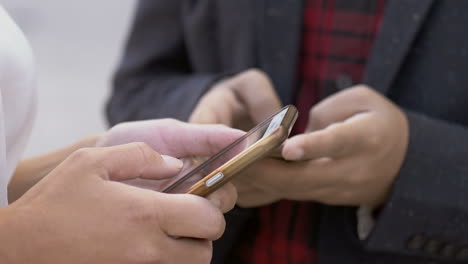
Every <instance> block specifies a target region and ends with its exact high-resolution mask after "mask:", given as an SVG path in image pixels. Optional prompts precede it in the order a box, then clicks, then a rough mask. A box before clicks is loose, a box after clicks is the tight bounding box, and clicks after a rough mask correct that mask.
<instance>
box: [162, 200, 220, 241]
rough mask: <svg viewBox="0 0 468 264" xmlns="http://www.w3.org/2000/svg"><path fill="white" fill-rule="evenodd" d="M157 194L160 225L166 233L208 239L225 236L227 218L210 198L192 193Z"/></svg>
mask: <svg viewBox="0 0 468 264" xmlns="http://www.w3.org/2000/svg"><path fill="white" fill-rule="evenodd" d="M157 194H158V196H159V197H158V199H157V201H156V202H155V203H157V204H156V207H157V208H156V209H157V210H156V212H157V213H158V216H159V221H158V222H159V224H160V227H161V228H162V229H163V230H164V231H165V232H166V233H167V234H169V235H171V236H174V237H191V238H199V239H207V240H216V239H218V238H220V237H221V235H222V234H223V232H224V228H225V225H226V223H225V221H224V216H223V214H222V212H221V211H220V210H219V209H218V208H216V207H215V206H214V205H213V204H212V203H211V202H210V201H208V200H207V199H205V198H202V197H198V196H195V195H190V194H163V193H157Z"/></svg>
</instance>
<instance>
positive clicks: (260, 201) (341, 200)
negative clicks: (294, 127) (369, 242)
mask: <svg viewBox="0 0 468 264" xmlns="http://www.w3.org/2000/svg"><path fill="white" fill-rule="evenodd" d="M265 78H267V77H266V75H265V74H263V73H261V72H260V71H258V70H249V71H246V72H244V73H241V74H239V75H236V76H233V77H232V78H231V79H228V80H224V81H222V82H221V83H218V84H216V85H215V86H214V87H213V88H212V90H211V91H209V92H208V93H207V94H206V95H205V96H204V97H203V98H202V99H201V100H200V103H199V104H198V105H197V109H195V110H194V111H193V114H192V116H191V121H192V122H195V123H210V122H212V123H224V124H227V125H234V126H236V125H237V124H242V123H243V122H242V120H249V119H250V120H254V123H258V122H260V121H261V119H262V118H266V117H267V116H268V115H270V114H272V113H274V112H275V111H277V110H278V109H280V107H281V105H278V102H277V101H276V99H274V98H277V95H276V94H275V92H274V89H273V88H272V87H271V82H270V81H265ZM239 79H241V80H239ZM233 83H234V84H236V85H238V86H235V87H234V85H232V84H233ZM249 84H255V85H254V86H253V87H255V89H254V88H252V87H250V86H249ZM262 85H263V86H262ZM239 86H241V87H239ZM219 87H223V88H222V89H220V88H219ZM249 90H250V92H249ZM228 91H229V92H228ZM252 91H255V96H254V95H252ZM221 92H223V93H226V94H228V93H230V94H237V93H242V94H241V95H236V97H235V98H247V97H249V98H250V99H249V100H240V99H239V100H237V101H236V104H233V103H226V104H220V101H219V100H220V98H223V96H222V95H220V94H219V93H221ZM249 95H250V96H249ZM230 97H232V96H227V95H226V96H224V98H230ZM256 98H258V101H257V100H256ZM238 104H240V106H239V105H238ZM232 105H234V106H236V107H230V106H232ZM237 109H246V110H245V111H244V112H241V114H239V113H240V112H239V111H238V110H237ZM250 109H265V111H263V112H257V111H256V110H250ZM267 110H268V111H267ZM254 111H255V112H254ZM208 112H215V113H216V114H204V113H208ZM299 114H308V115H309V123H308V126H307V130H306V131H305V133H304V134H301V135H297V136H295V137H292V138H290V139H288V140H287V141H286V142H285V144H284V146H283V149H282V157H283V158H282V159H278V158H273V157H271V158H266V159H264V160H261V161H259V162H257V163H255V164H254V165H253V166H251V167H250V168H248V169H247V170H246V171H245V172H244V173H243V175H241V176H239V177H236V178H235V180H234V183H235V185H236V187H237V189H238V192H239V199H238V205H240V206H243V207H256V206H261V205H266V204H270V203H272V202H275V201H277V200H280V199H290V200H302V201H319V202H322V203H326V204H332V205H356V206H361V205H368V206H372V207H376V206H379V205H381V204H382V203H384V202H385V201H386V199H387V197H388V194H389V192H390V190H391V186H392V184H393V182H394V180H395V178H396V176H397V174H398V171H399V169H400V167H401V165H402V163H403V160H404V156H405V153H406V149H407V145H408V134H409V128H408V121H407V118H406V116H405V115H404V113H403V112H402V111H401V110H400V109H399V108H398V107H397V106H396V105H394V104H393V103H392V102H390V101H389V100H388V99H386V98H385V97H383V96H381V95H380V94H378V93H376V92H375V91H373V90H372V89H370V88H369V87H366V86H364V85H358V86H354V87H350V88H348V89H346V90H344V91H341V92H339V93H337V94H335V95H333V96H331V97H328V98H326V99H324V100H323V101H321V102H320V103H318V104H317V105H315V106H314V107H313V108H312V109H311V110H310V112H309V113H299ZM220 115H225V116H220ZM231 120H240V121H237V122H230V121H231Z"/></svg>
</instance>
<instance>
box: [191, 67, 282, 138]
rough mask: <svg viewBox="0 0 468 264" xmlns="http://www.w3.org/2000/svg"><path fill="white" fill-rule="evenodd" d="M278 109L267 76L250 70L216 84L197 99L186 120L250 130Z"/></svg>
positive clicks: (279, 103)
mask: <svg viewBox="0 0 468 264" xmlns="http://www.w3.org/2000/svg"><path fill="white" fill-rule="evenodd" d="M279 109H281V102H280V100H279V98H278V95H277V94H276V92H275V90H274V89H273V86H272V83H271V81H270V79H269V78H268V76H266V74H265V73H263V72H262V71H259V70H255V69H251V70H247V71H244V72H242V73H239V74H237V75H235V76H233V77H231V78H228V79H225V80H222V81H220V82H218V83H217V84H215V85H214V86H213V87H212V88H211V90H210V91H208V92H207V93H206V94H205V95H204V96H203V97H202V98H201V99H200V101H199V102H198V104H197V106H196V107H195V110H194V111H193V112H192V115H191V116H190V120H189V121H190V123H200V124H224V125H227V126H229V127H235V128H239V129H242V130H249V129H250V128H252V127H253V126H255V125H256V124H258V123H260V122H261V121H263V120H264V119H265V118H267V117H269V116H270V115H272V114H273V113H275V112H277V111H278V110H279Z"/></svg>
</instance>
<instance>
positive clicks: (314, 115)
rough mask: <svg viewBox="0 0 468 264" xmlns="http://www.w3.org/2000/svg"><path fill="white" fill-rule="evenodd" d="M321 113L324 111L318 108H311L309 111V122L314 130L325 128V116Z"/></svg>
mask: <svg viewBox="0 0 468 264" xmlns="http://www.w3.org/2000/svg"><path fill="white" fill-rule="evenodd" d="M323 112H324V111H323V110H322V107H320V106H315V107H312V108H311V109H310V110H309V122H311V123H312V124H313V126H314V129H316V128H323V127H325V124H326V121H325V115H324V113H323Z"/></svg>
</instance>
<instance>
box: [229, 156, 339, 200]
mask: <svg viewBox="0 0 468 264" xmlns="http://www.w3.org/2000/svg"><path fill="white" fill-rule="evenodd" d="M342 163H343V161H342V160H339V161H334V160H330V159H319V160H311V161H296V162H287V161H283V160H277V159H264V160H261V161H258V162H256V163H255V164H254V165H252V166H251V167H249V168H248V169H247V170H246V172H245V176H247V177H245V176H244V175H243V176H244V177H237V178H236V181H237V180H241V184H243V185H246V184H249V185H251V186H252V187H254V188H257V189H259V190H263V191H264V192H266V193H271V194H273V195H276V196H278V197H292V196H293V195H294V193H296V192H300V193H301V194H303V193H308V192H311V191H313V190H314V189H319V188H324V187H328V186H333V185H334V184H336V183H337V181H338V180H339V175H340V172H341V171H342V168H343V166H342ZM236 186H237V185H236ZM238 189H240V192H242V191H245V190H246V188H245V187H244V188H241V187H239V188H238Z"/></svg>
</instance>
